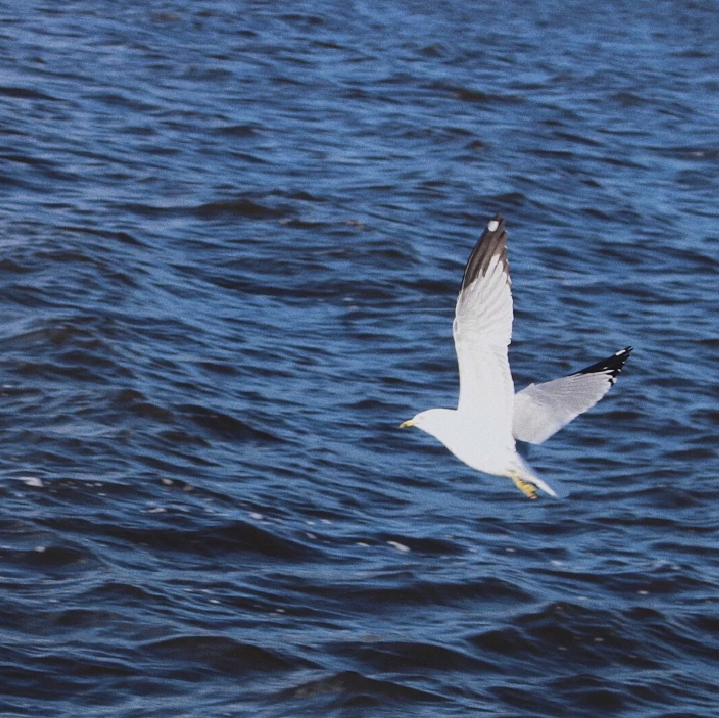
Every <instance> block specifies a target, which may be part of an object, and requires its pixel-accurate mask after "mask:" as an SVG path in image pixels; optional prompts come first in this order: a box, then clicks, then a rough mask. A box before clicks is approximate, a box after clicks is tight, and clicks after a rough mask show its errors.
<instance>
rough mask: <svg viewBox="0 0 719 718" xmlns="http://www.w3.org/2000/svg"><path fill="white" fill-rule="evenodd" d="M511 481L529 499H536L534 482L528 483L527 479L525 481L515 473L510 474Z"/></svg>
mask: <svg viewBox="0 0 719 718" xmlns="http://www.w3.org/2000/svg"><path fill="white" fill-rule="evenodd" d="M510 478H511V479H512V481H514V485H515V486H516V487H517V488H518V489H519V490H520V491H521V492H522V493H523V494H524V495H525V496H526V497H527V498H529V499H532V500H534V499H536V498H537V487H536V486H535V485H534V484H530V483H529V481H525V480H524V479H520V478H519V476H517V475H516V474H512V475H511V477H510Z"/></svg>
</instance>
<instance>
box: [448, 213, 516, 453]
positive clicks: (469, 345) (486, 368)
mask: <svg viewBox="0 0 719 718" xmlns="http://www.w3.org/2000/svg"><path fill="white" fill-rule="evenodd" d="M492 230H494V231H492ZM493 240H494V241H493ZM505 242H506V233H505V232H504V222H503V221H501V218H500V219H499V220H498V221H494V222H490V224H489V226H488V228H487V230H485V234H484V235H483V236H482V238H480V241H479V242H478V243H477V247H476V248H475V252H474V253H473V255H472V257H470V260H469V262H468V264H467V270H465V279H464V281H463V283H462V289H461V291H460V293H459V297H458V298H457V307H456V313H455V320H454V343H455V347H456V350H457V360H458V364H459V401H458V405H457V411H458V412H459V413H461V414H464V415H465V416H467V420H468V421H471V422H472V425H473V432H474V433H475V435H476V436H477V440H478V442H481V443H482V444H489V445H494V446H498V445H502V446H513V444H514V439H513V438H512V415H513V410H514V384H513V382H512V375H511V372H510V369H509V359H508V358H507V346H508V345H509V342H510V340H511V338H512V320H513V317H514V314H513V309H512V290H511V282H510V279H509V265H508V263H507V257H506V247H505ZM473 262H474V266H473Z"/></svg>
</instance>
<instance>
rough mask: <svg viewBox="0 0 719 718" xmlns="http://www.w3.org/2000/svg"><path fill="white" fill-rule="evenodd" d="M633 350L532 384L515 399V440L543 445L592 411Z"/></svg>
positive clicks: (626, 350) (623, 351) (628, 349)
mask: <svg viewBox="0 0 719 718" xmlns="http://www.w3.org/2000/svg"><path fill="white" fill-rule="evenodd" d="M631 351H632V348H631V347H627V348H626V349H621V350H620V351H618V352H616V353H614V354H612V356H610V357H607V358H606V359H603V360H602V361H600V362H597V363H596V364H593V365H592V366H589V367H587V368H586V369H582V370H581V371H578V372H576V373H575V374H570V375H569V376H565V377H562V378H561V379H554V380H553V381H548V382H544V383H543V384H530V385H529V386H527V387H525V388H524V389H522V390H521V391H520V392H517V394H516V395H515V397H514V427H513V433H514V438H515V439H518V440H519V441H527V442H529V443H531V444H541V443H542V442H543V441H546V440H547V439H548V438H549V437H550V436H552V434H555V433H556V432H557V431H559V430H560V429H561V428H562V427H563V426H566V425H567V424H568V423H569V422H570V421H572V419H574V418H576V417H577V416H579V415H580V414H583V413H584V412H585V411H587V409H591V408H592V407H593V406H594V405H595V404H596V403H597V402H598V401H599V400H600V399H601V398H602V397H603V396H604V395H605V394H606V393H607V392H608V391H609V389H611V387H612V385H613V384H614V382H615V381H616V378H617V376H618V375H619V373H620V372H621V370H622V367H623V366H624V364H625V362H626V361H627V359H628V358H629V354H630V352H631Z"/></svg>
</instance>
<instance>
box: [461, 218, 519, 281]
mask: <svg viewBox="0 0 719 718" xmlns="http://www.w3.org/2000/svg"><path fill="white" fill-rule="evenodd" d="M505 226H506V222H505V220H504V218H503V217H502V215H501V213H500V212H497V214H496V215H495V217H494V219H490V220H489V222H487V226H486V227H485V228H484V232H482V236H481V237H480V238H479V239H478V240H477V244H476V245H475V246H474V249H473V250H472V253H471V254H470V255H469V259H468V260H467V266H466V267H465V268H464V276H463V277H462V289H464V288H465V287H467V286H469V285H470V284H471V283H472V282H473V281H474V280H475V279H477V277H478V276H479V275H480V274H485V273H486V271H487V268H488V267H489V262H490V260H491V259H492V257H494V256H496V255H499V256H500V257H501V259H502V262H503V264H504V266H505V269H506V271H507V274H509V262H508V261H507V232H506V230H505Z"/></svg>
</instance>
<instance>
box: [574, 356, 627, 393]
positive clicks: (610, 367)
mask: <svg viewBox="0 0 719 718" xmlns="http://www.w3.org/2000/svg"><path fill="white" fill-rule="evenodd" d="M633 349H634V347H624V349H620V350H619V351H617V352H614V354H612V355H611V356H609V357H607V358H606V359H602V360H601V361H598V362H597V363H596V364H592V365H591V366H588V367H585V368H584V369H580V370H579V371H578V372H575V374H600V373H604V374H606V375H607V378H608V379H609V381H610V383H611V384H614V382H615V381H616V380H617V377H618V376H619V375H620V374H621V372H622V369H623V368H624V365H625V364H626V363H627V359H629V355H630V354H631V353H632V351H633Z"/></svg>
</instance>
